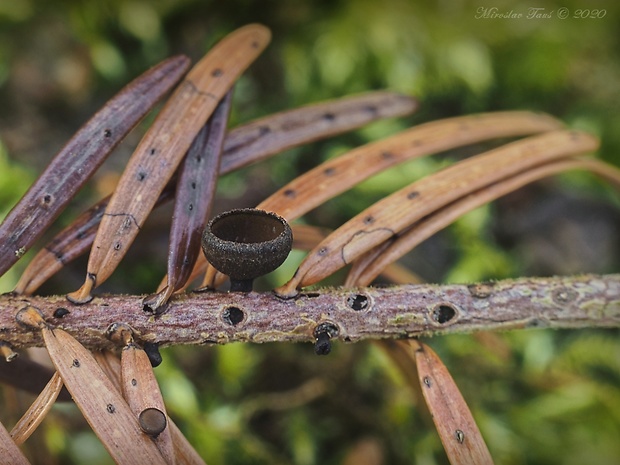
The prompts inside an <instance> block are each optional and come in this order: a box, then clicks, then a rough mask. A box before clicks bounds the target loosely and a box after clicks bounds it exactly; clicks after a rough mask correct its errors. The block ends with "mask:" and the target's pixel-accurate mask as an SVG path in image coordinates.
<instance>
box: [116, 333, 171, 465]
mask: <svg viewBox="0 0 620 465" xmlns="http://www.w3.org/2000/svg"><path fill="white" fill-rule="evenodd" d="M121 380H122V382H121V384H122V392H123V397H124V398H125V400H126V401H127V403H128V404H129V408H130V409H131V411H132V412H133V414H134V415H135V417H136V418H137V419H138V423H139V424H140V427H141V428H142V431H144V432H145V433H146V434H148V435H150V436H151V437H152V438H153V440H154V442H155V444H156V445H157V448H158V449H159V451H160V452H161V454H162V456H163V457H164V458H165V460H166V462H167V463H169V464H172V463H175V455H174V446H173V443H172V435H171V432H170V428H167V427H166V425H167V424H168V423H169V422H168V421H167V414H166V407H165V405H164V399H163V397H162V395H161V391H160V389H159V385H158V383H157V380H156V379H155V374H154V373H153V367H152V366H151V361H150V360H149V357H148V356H147V354H146V352H145V351H144V350H142V349H141V348H139V347H138V346H136V345H135V344H133V343H130V344H128V345H126V346H125V347H124V348H123V351H122V353H121ZM145 412H146V413H145ZM162 417H163V421H162Z"/></svg>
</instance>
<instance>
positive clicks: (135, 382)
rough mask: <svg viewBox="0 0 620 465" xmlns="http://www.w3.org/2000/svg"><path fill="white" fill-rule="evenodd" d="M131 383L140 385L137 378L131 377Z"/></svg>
mask: <svg viewBox="0 0 620 465" xmlns="http://www.w3.org/2000/svg"><path fill="white" fill-rule="evenodd" d="M131 385H132V386H137V385H138V381H137V380H136V378H131Z"/></svg>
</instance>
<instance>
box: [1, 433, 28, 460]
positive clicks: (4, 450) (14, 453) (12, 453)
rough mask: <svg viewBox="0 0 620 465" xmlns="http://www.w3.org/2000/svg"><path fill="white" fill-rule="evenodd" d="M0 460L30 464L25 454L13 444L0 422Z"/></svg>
mask: <svg viewBox="0 0 620 465" xmlns="http://www.w3.org/2000/svg"><path fill="white" fill-rule="evenodd" d="M0 460H2V463H6V464H10V465H30V462H29V461H28V459H27V458H26V456H25V455H24V453H23V452H22V451H21V449H20V448H19V447H18V446H17V444H15V442H14V441H13V439H12V438H11V435H10V434H9V432H8V431H7V429H6V428H5V426H4V425H3V424H2V423H0Z"/></svg>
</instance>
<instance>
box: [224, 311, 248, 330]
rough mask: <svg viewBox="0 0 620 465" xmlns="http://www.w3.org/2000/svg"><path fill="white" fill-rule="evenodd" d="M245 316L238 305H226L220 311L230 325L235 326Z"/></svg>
mask: <svg viewBox="0 0 620 465" xmlns="http://www.w3.org/2000/svg"><path fill="white" fill-rule="evenodd" d="M244 318H245V313H244V312H243V310H241V309H240V308H239V307H227V308H225V309H224V311H223V312H222V319H223V320H224V322H225V323H227V324H229V325H231V326H237V325H238V324H239V323H241V322H242V321H243V319H244Z"/></svg>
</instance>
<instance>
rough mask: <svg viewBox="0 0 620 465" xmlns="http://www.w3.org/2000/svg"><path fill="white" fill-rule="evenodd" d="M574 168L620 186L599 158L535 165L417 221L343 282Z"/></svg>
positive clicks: (363, 278) (370, 276)
mask: <svg viewBox="0 0 620 465" xmlns="http://www.w3.org/2000/svg"><path fill="white" fill-rule="evenodd" d="M575 169H577V170H580V169H582V170H588V171H591V172H593V173H595V174H598V175H599V176H601V177H602V178H604V179H607V180H608V181H610V182H611V183H614V184H615V185H616V186H618V187H619V188H620V170H619V169H618V168H615V167H613V166H611V165H609V164H607V163H604V162H601V161H599V160H594V159H581V158H576V159H568V160H557V161H553V162H551V163H547V164H545V165H542V166H536V167H534V168H532V169H529V170H527V171H524V172H522V173H518V174H516V175H515V176H512V177H510V178H506V179H504V180H501V181H499V182H497V183H494V184H491V185H489V186H486V187H484V188H482V189H479V190H476V191H473V192H470V193H468V194H467V195H465V196H463V197H462V198H460V199H457V200H456V201H454V202H452V203H450V204H448V205H446V206H445V207H443V208H441V209H439V210H437V211H436V212H434V213H432V214H431V215H429V216H427V217H425V218H424V219H422V220H421V221H419V222H417V223H416V224H414V225H413V226H412V227H410V228H409V229H407V230H405V231H403V232H402V233H400V234H398V235H397V236H396V237H395V238H394V239H393V240H389V241H386V242H384V243H383V244H380V245H379V246H377V247H375V248H374V249H372V250H370V251H369V252H367V253H366V254H364V255H362V256H361V257H360V258H358V259H357V260H356V261H355V262H354V264H353V266H352V267H351V270H350V271H349V274H348V275H347V280H346V282H345V285H352V284H353V283H355V285H358V286H368V285H370V283H371V282H372V281H373V280H374V279H375V278H376V277H377V276H378V275H379V274H381V273H382V272H383V270H384V269H385V268H386V267H387V266H388V265H389V264H391V263H393V262H395V261H396V260H398V259H399V258H400V257H402V256H403V255H404V254H406V253H407V252H409V251H410V250H411V249H413V248H414V247H416V246H417V245H418V244H420V243H421V242H423V241H424V240H426V239H428V238H429V237H430V236H432V235H433V234H435V233H437V232H438V231H440V230H441V229H443V228H445V227H447V226H449V225H450V224H452V223H453V222H454V221H456V220H457V219H458V218H460V217H461V216H463V215H464V214H466V213H468V212H470V211H471V210H473V209H475V208H477V207H479V206H481V205H484V204H486V203H488V202H491V201H493V200H495V199H497V198H499V197H501V196H503V195H506V194H507V193H509V192H513V191H515V190H517V189H519V188H521V187H523V186H525V185H527V184H530V183H532V182H534V181H537V180H539V179H542V178H546V177H548V176H553V175H556V174H558V173H562V172H564V171H569V170H575Z"/></svg>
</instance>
